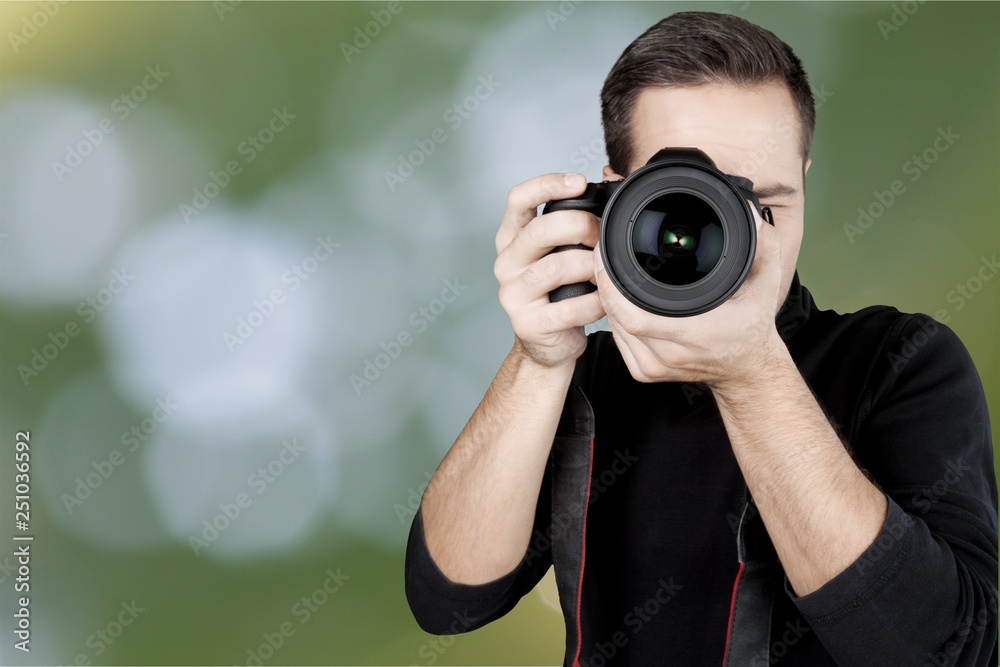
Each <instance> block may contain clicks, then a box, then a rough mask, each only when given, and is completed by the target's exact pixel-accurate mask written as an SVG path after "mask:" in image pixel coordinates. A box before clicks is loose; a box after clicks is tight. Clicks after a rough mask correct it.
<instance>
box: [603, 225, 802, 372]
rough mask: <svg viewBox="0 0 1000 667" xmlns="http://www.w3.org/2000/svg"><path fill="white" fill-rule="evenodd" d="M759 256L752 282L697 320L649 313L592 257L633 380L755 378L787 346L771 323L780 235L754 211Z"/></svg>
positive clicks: (778, 281)
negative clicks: (625, 295) (618, 286)
mask: <svg viewBox="0 0 1000 667" xmlns="http://www.w3.org/2000/svg"><path fill="white" fill-rule="evenodd" d="M754 217H755V218H756V222H757V254H756V255H755V257H754V262H753V266H752V267H751V269H750V275H749V276H748V277H747V280H746V281H745V282H744V283H743V285H741V286H740V289H739V290H738V291H737V292H736V293H735V294H734V295H733V296H732V297H730V298H729V299H728V300H727V301H726V302H725V303H723V304H722V305H720V306H718V307H717V308H714V309H713V310H710V311H708V312H706V313H702V314H700V315H695V316H693V317H665V316H662V315H655V314H653V313H650V312H647V311H645V310H643V309H641V308H639V307H638V306H636V305H634V304H633V303H632V302H630V301H629V300H628V299H626V298H625V297H624V296H623V295H622V294H621V293H620V292H619V291H618V290H617V288H615V286H614V284H613V283H612V282H611V279H610V278H609V277H608V274H607V272H606V271H605V270H604V266H603V264H602V262H601V254H600V252H594V264H595V272H596V276H597V289H598V294H599V295H600V298H601V303H602V304H603V306H604V310H605V311H606V312H607V314H608V323H609V324H610V326H611V331H612V334H613V335H614V338H615V341H616V342H617V344H618V349H619V350H620V351H621V354H622V357H623V358H624V359H625V363H626V365H627V366H628V369H629V371H630V372H631V373H632V377H634V378H635V379H636V380H639V381H640V382H704V383H707V384H708V385H709V386H710V387H713V388H718V387H723V386H724V385H726V384H727V383H730V382H741V381H744V380H747V379H751V378H754V377H756V376H758V375H759V374H760V373H761V372H762V371H765V370H766V369H767V367H768V363H769V360H771V359H773V358H774V357H773V356H772V355H773V354H774V353H775V351H776V350H778V349H780V348H777V347H776V346H778V345H780V346H782V347H783V346H784V343H783V342H782V340H781V338H780V336H779V335H778V332H777V328H776V326H775V321H774V318H775V316H776V314H777V312H778V309H779V308H780V307H781V301H782V299H783V297H784V295H783V294H780V292H781V282H782V281H781V245H780V240H779V235H778V232H777V231H775V229H774V228H773V227H772V226H771V225H768V224H765V223H764V222H763V220H762V219H761V218H760V216H759V215H758V214H757V213H756V211H755V212H754Z"/></svg>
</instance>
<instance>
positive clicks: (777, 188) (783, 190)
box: [753, 183, 799, 199]
mask: <svg viewBox="0 0 1000 667" xmlns="http://www.w3.org/2000/svg"><path fill="white" fill-rule="evenodd" d="M753 191H754V194H755V195H757V197H759V198H762V199H763V198H767V197H791V196H793V195H795V194H798V192H799V191H798V188H793V187H792V186H790V185H785V184H783V183H773V184H770V185H759V186H754V189H753Z"/></svg>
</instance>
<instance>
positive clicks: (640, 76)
mask: <svg viewBox="0 0 1000 667" xmlns="http://www.w3.org/2000/svg"><path fill="white" fill-rule="evenodd" d="M772 82H777V83H783V84H785V86H787V87H788V90H789V92H791V94H792V99H793V100H794V101H795V107H796V110H797V111H798V116H799V125H800V127H801V137H800V139H801V148H802V158H803V159H805V158H806V157H808V156H809V149H810V147H811V146H812V137H813V129H814V128H815V125H816V106H815V104H814V102H813V96H812V91H811V90H810V89H809V81H808V79H807V78H806V73H805V70H803V69H802V61H800V60H799V58H798V56H796V55H795V53H794V52H793V51H792V49H791V47H790V46H788V45H787V44H785V43H784V42H783V41H781V40H780V39H778V38H777V37H776V36H775V35H774V33H772V32H770V31H768V30H765V29H763V28H761V27H760V26H757V25H754V24H753V23H750V22H749V21H747V20H745V19H741V18H739V17H736V16H732V15H730V14H717V13H714V12H680V13H678V14H674V15H672V16H669V17H667V18H665V19H663V20H662V21H660V22H659V23H657V24H656V25H654V26H653V27H652V28H650V29H649V30H647V31H646V32H644V33H643V34H642V35H640V36H639V37H638V38H636V40H635V41H634V42H632V43H631V44H629V46H628V48H626V49H625V51H624V52H623V53H622V54H621V56H619V58H618V61H617V62H616V63H615V65H614V67H612V68H611V72H609V73H608V78H607V79H606V80H605V81H604V88H603V89H602V90H601V123H602V124H603V125H604V141H605V145H606V148H607V152H608V161H609V164H610V165H611V168H612V169H614V170H615V172H616V173H618V174H621V175H623V176H624V175H626V173H627V170H628V166H629V165H630V164H631V163H632V160H633V159H634V157H635V156H634V150H635V149H634V147H633V145H632V119H633V116H634V112H635V105H636V99H637V98H638V97H639V93H640V92H642V90H643V89H645V88H648V87H679V86H698V85H702V84H706V83H724V84H734V85H737V86H750V85H760V84H766V83H772Z"/></svg>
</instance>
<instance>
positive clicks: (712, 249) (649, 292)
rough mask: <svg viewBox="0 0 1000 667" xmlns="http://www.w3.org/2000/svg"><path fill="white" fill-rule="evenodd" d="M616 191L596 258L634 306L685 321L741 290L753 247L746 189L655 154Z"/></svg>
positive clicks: (696, 155)
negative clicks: (598, 255)
mask: <svg viewBox="0 0 1000 667" xmlns="http://www.w3.org/2000/svg"><path fill="white" fill-rule="evenodd" d="M617 185H618V187H617V188H615V189H614V192H613V194H611V196H610V199H609V200H608V201H607V204H606V207H605V208H604V215H603V220H602V224H601V252H602V257H603V260H604V266H605V267H606V270H607V272H608V276H609V277H610V278H611V280H612V282H613V283H614V284H615V286H616V287H617V288H618V289H619V291H621V292H622V294H624V295H625V296H626V297H627V298H628V299H629V300H630V301H632V303H634V304H636V305H637V306H639V307H641V308H644V309H645V310H648V311H650V312H652V313H657V314H660V315H667V316H673V317H683V316H689V315H697V314H699V313H703V312H706V311H708V310H711V309H712V308H715V307H716V306H718V305H720V304H721V303H723V302H724V301H725V300H726V299H728V298H729V297H730V296H732V295H733V293H735V292H736V290H737V289H739V287H740V285H742V284H743V281H744V280H745V279H746V276H747V274H748V273H749V272H750V266H751V265H752V263H753V257H754V253H755V251H756V245H757V235H756V224H755V222H754V217H753V209H752V208H751V205H750V203H748V201H747V199H750V200H751V201H753V202H754V203H755V204H756V197H755V196H754V195H753V193H752V187H753V185H752V183H750V182H749V181H747V180H746V179H742V178H739V177H730V176H726V175H725V174H723V173H722V172H721V171H719V170H718V169H717V168H716V167H715V164H714V163H713V162H712V161H711V159H710V158H709V157H708V156H707V155H705V154H704V153H702V152H701V151H699V150H697V149H690V148H685V149H664V150H662V151H660V152H659V153H657V154H656V155H654V156H653V158H652V159H651V160H650V161H649V162H648V163H647V164H646V165H645V166H643V167H641V168H640V169H638V170H636V171H635V172H633V173H632V174H631V175H630V176H629V177H628V178H627V179H625V180H624V181H622V182H620V183H619V184H617Z"/></svg>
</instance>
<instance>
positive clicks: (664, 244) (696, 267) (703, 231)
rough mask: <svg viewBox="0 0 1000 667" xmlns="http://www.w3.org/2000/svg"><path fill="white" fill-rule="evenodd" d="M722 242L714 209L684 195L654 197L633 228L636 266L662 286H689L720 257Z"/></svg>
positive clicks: (720, 230) (720, 224) (693, 196)
mask: <svg viewBox="0 0 1000 667" xmlns="http://www.w3.org/2000/svg"><path fill="white" fill-rule="evenodd" d="M724 241H725V232H724V231H723V227H722V222H721V221H720V219H719V216H718V214H717V213H716V211H715V209H714V208H712V206H711V204H709V203H708V202H707V201H705V200H704V199H702V198H701V197H698V196H695V195H693V194H689V193H686V192H671V193H669V194H665V195H663V196H660V197H657V198H656V199H654V200H653V201H652V202H650V203H649V205H647V206H646V207H645V208H643V209H642V210H641V211H640V212H639V214H638V216H636V221H635V225H634V227H633V228H632V250H633V253H634V255H635V260H636V262H637V264H638V265H639V267H640V268H642V270H643V271H645V272H646V274H648V275H649V277H650V278H652V279H653V280H655V281H657V282H659V283H662V284H664V285H690V284H692V283H696V282H698V281H699V280H701V279H702V278H704V277H705V276H707V275H708V274H709V273H711V272H712V270H713V269H714V268H715V267H716V265H717V264H718V263H719V260H720V259H721V258H722V250H723V247H724V245H725V243H724Z"/></svg>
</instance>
